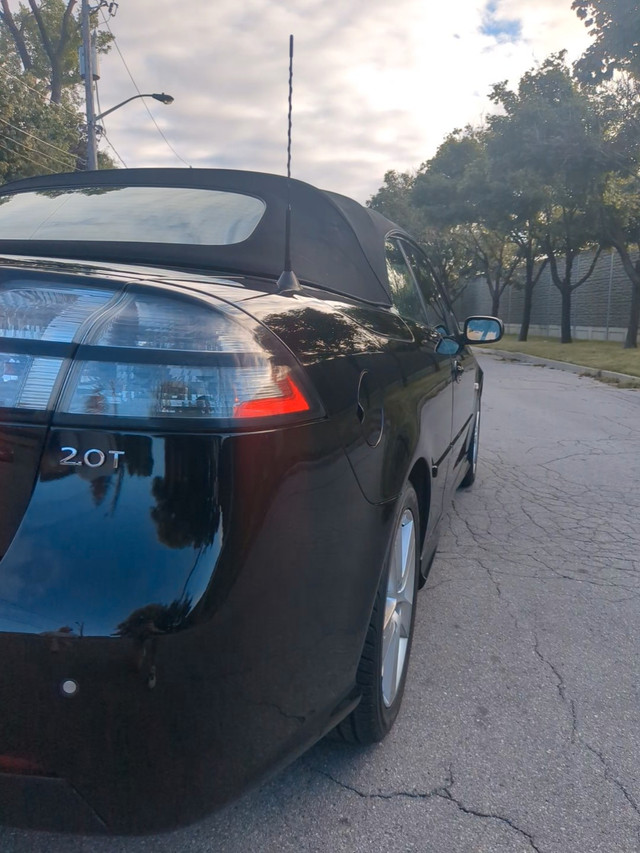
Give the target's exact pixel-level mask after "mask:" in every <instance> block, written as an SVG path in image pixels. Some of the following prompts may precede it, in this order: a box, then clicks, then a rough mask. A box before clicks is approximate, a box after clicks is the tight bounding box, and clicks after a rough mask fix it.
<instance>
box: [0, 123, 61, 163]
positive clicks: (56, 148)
mask: <svg viewBox="0 0 640 853" xmlns="http://www.w3.org/2000/svg"><path fill="white" fill-rule="evenodd" d="M0 121H1V122H2V123H3V124H6V125H7V126H8V127H10V128H11V129H12V130H17V131H18V133H24V135H25V136H30V137H31V139H35V140H36V141H37V142H41V143H42V145H46V146H47V148H53V150H54V151H59V152H60V153H61V154H64V156H65V157H68V158H69V160H71V161H73V165H74V166H75V162H76V158H75V157H74V156H73V154H69V152H68V151H65V150H64V148H58V146H57V145H52V144H51V143H50V142H47V141H46V140H44V139H41V138H40V137H39V136H36V135H35V133H29V131H28V130H22V128H20V127H16V125H15V124H11V122H10V121H7V120H6V118H0ZM46 156H47V157H50V158H51V159H52V160H54V162H56V163H60V165H68V163H66V164H65V163H64V162H63V161H62V160H60V159H56V158H54V157H51V155H50V154H47V155H46Z"/></svg>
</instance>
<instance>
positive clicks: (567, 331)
mask: <svg viewBox="0 0 640 853" xmlns="http://www.w3.org/2000/svg"><path fill="white" fill-rule="evenodd" d="M560 293H561V294H562V319H561V321H560V343H561V344H570V343H572V338H571V286H570V285H568V284H567V283H566V282H565V283H564V286H563V288H562V290H561V291H560Z"/></svg>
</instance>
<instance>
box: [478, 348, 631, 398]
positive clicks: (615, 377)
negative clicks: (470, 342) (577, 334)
mask: <svg viewBox="0 0 640 853" xmlns="http://www.w3.org/2000/svg"><path fill="white" fill-rule="evenodd" d="M476 352H478V353H480V354H482V353H483V352H486V353H490V354H491V355H496V356H498V357H499V358H501V359H502V360H503V361H523V362H526V363H527V364H534V365H538V366H540V367H550V368H551V369H552V370H566V371H568V372H569V373H577V374H578V375H579V376H593V377H594V378H595V379H602V380H604V381H605V382H609V383H611V384H618V383H620V384H624V386H625V387H632V388H638V389H640V376H630V375H629V374H628V373H614V371H612V370H598V368H596V367H585V366H584V365H581V364H571V363H570V362H568V361H554V360H553V359H550V358H541V357H540V356H537V355H527V354H526V353H524V352H510V351H509V350H501V349H490V348H489V347H478V348H477V350H476Z"/></svg>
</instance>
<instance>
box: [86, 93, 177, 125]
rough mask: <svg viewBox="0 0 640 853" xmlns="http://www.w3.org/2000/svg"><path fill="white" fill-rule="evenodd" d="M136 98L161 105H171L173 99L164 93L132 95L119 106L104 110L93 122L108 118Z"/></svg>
mask: <svg viewBox="0 0 640 853" xmlns="http://www.w3.org/2000/svg"><path fill="white" fill-rule="evenodd" d="M136 98H155V99H156V101H160V103H161V104H172V103H173V98H172V97H171V95H166V94H165V93H164V92H160V93H158V92H154V93H153V94H149V95H132V96H131V97H130V98H127V100H126V101H121V102H120V103H119V104H116V105H115V107H111V109H110V110H105V111H104V112H103V113H100V114H99V115H97V116H95V118H94V119H93V121H94V122H97V121H100V119H101V118H104V117H105V116H108V115H109V113H112V112H113V111H114V110H119V109H120V107H123V106H124V105H125V104H128V103H129V101H135V99H136Z"/></svg>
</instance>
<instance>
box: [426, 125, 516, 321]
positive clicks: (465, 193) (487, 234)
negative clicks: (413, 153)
mask: <svg viewBox="0 0 640 853" xmlns="http://www.w3.org/2000/svg"><path fill="white" fill-rule="evenodd" d="M413 202H414V204H415V206H416V207H418V208H419V209H420V210H421V211H422V213H423V215H424V217H425V218H426V220H427V221H428V222H430V223H431V224H432V225H433V226H434V227H440V228H449V229H455V233H456V236H457V239H458V241H459V242H460V243H461V246H462V249H463V251H464V253H465V254H466V256H467V257H468V258H469V259H470V263H471V266H472V268H473V270H474V273H475V275H476V276H482V277H483V278H484V280H485V282H486V284H487V287H488V289H489V293H490V294H491V304H492V312H493V313H494V314H499V312H500V299H501V297H502V294H503V293H504V291H505V290H506V288H507V287H508V286H509V285H510V284H512V283H513V282H514V281H515V279H516V275H517V270H518V267H519V266H520V263H521V255H520V252H519V250H518V247H517V246H516V245H515V244H514V242H513V240H512V239H511V237H510V223H509V221H508V217H507V215H506V211H505V208H504V206H503V205H502V204H496V191H495V187H494V186H493V182H492V179H491V175H490V172H489V163H488V159H487V133H486V131H485V130H479V129H476V128H472V127H467V128H465V129H464V130H456V131H454V132H453V133H452V134H450V135H449V136H448V137H447V139H445V141H444V142H443V143H442V145H441V146H440V148H439V149H438V151H437V152H436V154H435V156H434V157H433V158H432V159H431V160H429V161H428V162H427V163H426V164H425V167H424V169H423V171H421V172H420V173H419V174H418V176H417V177H416V181H415V186H414V190H413Z"/></svg>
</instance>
